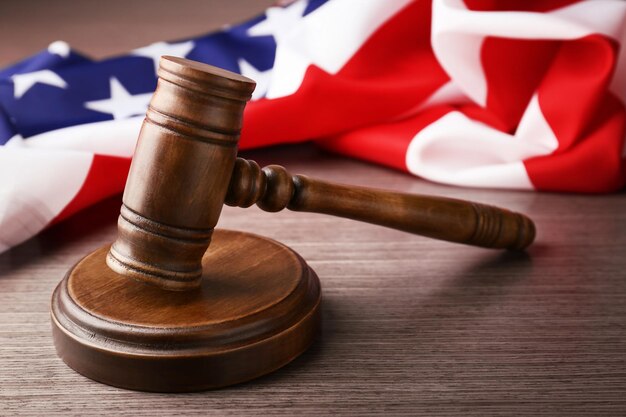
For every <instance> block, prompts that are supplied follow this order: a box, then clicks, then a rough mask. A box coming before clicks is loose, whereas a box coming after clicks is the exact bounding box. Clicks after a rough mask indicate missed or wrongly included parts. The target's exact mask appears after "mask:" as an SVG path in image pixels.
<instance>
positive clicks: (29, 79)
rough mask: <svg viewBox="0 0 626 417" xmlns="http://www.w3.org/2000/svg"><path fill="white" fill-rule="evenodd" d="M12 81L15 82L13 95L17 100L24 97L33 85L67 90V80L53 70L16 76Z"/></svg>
mask: <svg viewBox="0 0 626 417" xmlns="http://www.w3.org/2000/svg"><path fill="white" fill-rule="evenodd" d="M11 79H12V80H13V95H14V97H15V98H20V97H22V96H23V95H24V94H25V93H26V92H27V91H28V90H30V88H31V87H32V86H33V85H35V84H37V83H40V84H48V85H52V86H55V87H59V88H67V83H66V82H65V80H63V78H61V77H59V75H58V74H56V73H54V72H52V71H51V70H41V71H34V72H28V73H26V74H15V75H13V76H12V77H11Z"/></svg>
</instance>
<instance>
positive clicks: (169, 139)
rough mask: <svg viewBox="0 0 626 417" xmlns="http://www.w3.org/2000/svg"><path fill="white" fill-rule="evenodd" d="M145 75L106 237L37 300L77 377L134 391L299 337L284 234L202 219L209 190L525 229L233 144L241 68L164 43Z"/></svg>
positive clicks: (413, 222)
mask: <svg viewBox="0 0 626 417" xmlns="http://www.w3.org/2000/svg"><path fill="white" fill-rule="evenodd" d="M158 75H159V81H158V86H157V90H156V92H155V94H154V96H153V98H152V100H151V102H150V106H149V109H148V112H147V114H146V118H145V120H144V123H143V126H142V129H141V132H140V135H139V140H138V142H137V148H136V150H135V155H134V156H133V161H132V164H131V168H130V172H129V176H128V181H127V183H126V188H125V190H124V197H123V205H122V208H121V211H120V217H119V220H118V236H117V239H116V241H115V242H114V243H113V244H112V245H110V246H109V245H107V246H105V247H103V248H100V249H98V250H96V251H94V252H93V253H91V254H89V255H87V256H86V257H85V258H83V259H82V260H81V261H79V262H78V263H77V264H76V265H75V266H74V267H72V268H71V269H70V271H69V272H68V273H67V275H66V277H65V279H64V280H63V281H62V282H61V283H60V284H59V286H58V287H57V289H56V290H55V293H54V294H53V298H52V307H51V310H52V321H53V334H54V337H55V345H56V347H57V351H58V353H59V355H60V356H61V357H62V358H63V360H65V362H66V363H67V364H68V365H70V366H71V367H72V368H74V369H76V370H77V371H78V372H80V373H82V374H84V375H86V376H89V377H90V378H93V379H96V380H98V381H101V382H104V383H107V384H111V385H116V386H121V387H125V388H131V389H139V390H147V391H166V392H171V391H195V390H202V389H208V388H216V387H222V386H226V385H230V384H234V383H238V382H242V381H246V380H249V379H252V378H255V377H257V376H260V375H263V374H266V373H268V372H271V371H273V370H275V369H278V368H279V367H281V366H283V365H284V364H286V363H288V362H289V361H291V360H292V359H294V358H295V357H297V356H298V355H299V354H301V353H302V352H303V351H304V350H306V348H307V347H308V346H309V345H310V344H311V343H312V341H313V340H314V338H315V334H316V333H317V332H318V330H319V324H320V307H319V306H320V302H321V287H320V282H319V278H318V277H317V275H316V274H315V272H314V271H313V270H312V269H311V268H310V267H309V266H308V265H307V264H306V262H305V261H304V260H303V259H302V258H301V257H300V256H299V255H298V254H297V253H296V252H294V251H293V250H292V249H290V248H288V247H286V246H285V245H282V244H280V243H278V242H275V241H273V240H271V239H268V238H264V237H262V236H257V235H253V234H250V233H245V232H233V231H224V230H214V227H215V225H216V224H217V221H218V218H219V216H220V213H221V210H222V207H223V205H224V203H226V204H228V205H233V206H240V207H249V206H251V205H252V204H257V205H258V206H259V207H260V208H261V209H263V210H266V211H270V212H274V211H279V210H282V209H284V208H288V209H291V210H295V211H310V212H316V213H324V214H331V215H336V216H342V217H346V218H350V219H354V220H359V221H365V222H369V223H374V224H378V225H381V226H386V227H391V228H394V229H398V230H403V231H406V232H410V233H415V234H419V235H424V236H428V237H432V238H436V239H443V240H447V241H451V242H459V243H466V244H470V245H478V246H484V247H490V248H507V249H523V248H525V247H526V246H528V245H529V244H530V243H531V242H532V241H533V239H534V236H535V228H534V225H533V223H532V221H531V220H529V219H528V218H527V217H525V216H523V215H521V214H517V213H513V212H510V211H507V210H504V209H500V208H496V207H492V206H487V205H483V204H478V203H472V202H467V201H461V200H454V199H449V198H441V197H429V196H419V195H409V194H401V193H395V192H389V191H382V190H373V189H368V188H362V187H353V186H348V185H339V184H331V183H328V182H323V181H319V180H315V179H311V178H308V177H306V176H303V175H291V174H289V173H288V172H287V171H286V170H285V169H284V168H282V167H280V166H276V165H270V166H268V167H265V168H263V169H261V168H260V167H259V166H258V165H257V164H256V163H255V162H253V161H247V160H245V159H241V158H237V144H238V141H239V134H240V131H241V127H242V119H243V110H244V107H245V104H246V102H247V101H248V100H249V99H250V96H251V94H252V91H253V90H254V87H255V83H254V82H253V81H252V80H250V79H248V78H246V77H243V76H241V75H238V74H234V73H231V72H229V71H225V70H222V69H219V68H216V67H212V66H209V65H205V64H200V63H197V62H193V61H189V60H186V59H182V58H173V57H163V58H162V59H161V63H160V68H159V71H158ZM209 245H211V246H210V249H209ZM207 249H209V250H207ZM146 284H148V285H146Z"/></svg>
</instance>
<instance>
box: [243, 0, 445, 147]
mask: <svg viewBox="0 0 626 417" xmlns="http://www.w3.org/2000/svg"><path fill="white" fill-rule="evenodd" d="M430 15H431V4H430V1H425V0H420V1H416V2H414V3H412V4H410V5H408V6H407V7H406V8H404V9H402V10H401V11H400V12H398V13H397V14H396V15H395V16H393V17H392V18H391V19H389V20H388V21H387V22H385V24H383V25H382V26H381V27H380V28H379V29H378V30H377V31H376V32H374V34H373V35H372V36H371V37H370V38H369V39H368V40H367V41H366V42H365V43H364V44H363V46H362V47H361V48H360V49H359V50H358V51H357V52H356V53H355V55H354V56H353V57H352V58H351V59H350V60H349V61H348V62H347V63H346V64H345V65H344V67H343V68H342V69H341V70H340V71H339V72H338V73H337V74H329V73H327V72H325V71H323V70H321V69H320V68H318V67H315V66H310V67H309V68H308V70H307V72H306V74H305V76H304V80H303V82H302V84H301V86H300V88H299V89H298V91H297V92H296V93H294V94H293V95H290V96H287V97H282V98H278V99H272V100H265V99H263V100H259V101H256V102H253V103H250V104H249V105H248V107H247V109H246V112H245V119H244V120H245V125H244V128H243V132H242V136H241V142H240V148H242V149H248V148H255V147H260V146H267V145H273V144H278V143H289V142H299V141H303V140H308V139H314V138H319V137H327V136H329V135H335V134H338V133H339V132H344V131H348V130H352V129H355V128H359V127H362V126H365V125H369V124H374V123H380V122H384V121H387V120H391V119H393V118H395V117H397V116H398V115H401V114H405V113H406V112H408V111H409V110H411V109H414V108H415V107H416V106H417V105H418V104H419V103H420V102H422V101H423V100H425V99H426V98H427V97H428V96H429V95H431V94H432V93H433V92H434V91H435V90H436V89H437V88H439V87H440V86H441V85H443V84H444V83H446V82H447V81H448V79H449V78H448V76H447V75H446V73H445V72H444V71H443V69H442V68H441V66H440V65H439V63H438V62H437V60H436V58H435V56H434V54H433V52H432V49H431V47H430ZM276 115H281V116H282V117H281V119H280V120H276V118H277V117H276Z"/></svg>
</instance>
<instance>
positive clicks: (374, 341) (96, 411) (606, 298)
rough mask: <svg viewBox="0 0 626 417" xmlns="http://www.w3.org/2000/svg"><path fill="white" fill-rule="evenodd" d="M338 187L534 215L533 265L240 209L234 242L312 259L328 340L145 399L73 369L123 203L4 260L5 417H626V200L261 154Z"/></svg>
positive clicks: (234, 219)
mask: <svg viewBox="0 0 626 417" xmlns="http://www.w3.org/2000/svg"><path fill="white" fill-rule="evenodd" d="M245 156H246V157H250V158H253V159H255V160H257V161H259V162H260V163H263V164H265V163H268V162H269V161H273V162H278V163H281V164H282V165H285V166H286V167H287V168H288V169H290V170H293V171H296V170H297V171H298V172H302V173H304V174H307V175H311V176H318V177H321V178H322V179H327V180H333V181H339V182H345V183H353V184H357V185H368V186H375V187H380V188H390V189H394V190H398V191H404V192H415V193H427V194H441V195H446V196H449V197H453V198H465V199H469V198H471V199H475V200H479V201H484V202H486V203H490V204H496V205H503V206H507V207H510V208H512V209H514V210H519V211H523V212H526V213H528V214H529V215H530V216H532V217H533V219H535V221H536V223H537V229H538V236H537V242H536V243H535V244H534V245H533V246H531V247H530V249H529V252H528V255H523V254H522V255H520V254H511V253H499V252H493V251H490V250H485V249H480V248H472V247H467V246H461V245H454V244H450V243H446V242H438V241H433V240H430V239H425V238H421V237H418V236H414V235H410V234H407V233H402V232H398V231H394V230H390V229H384V228H381V227H377V226H373V225H368V224H364V223H358V222H354V221H351V220H345V219H340V218H334V217H329V216H324V215H317V214H310V213H294V212H289V211H282V212H280V213H274V214H271V213H265V212H263V211H261V210H259V209H257V208H254V207H251V208H249V209H238V208H231V207H225V208H224V211H223V213H222V216H221V217H220V222H219V223H218V228H219V227H224V228H230V229H239V230H254V232H255V233H258V234H262V235H266V236H269V237H272V238H274V239H276V240H278V241H280V242H283V243H285V244H287V245H289V246H290V247H292V248H293V249H295V250H296V251H298V253H300V254H301V255H302V256H303V257H304V259H306V260H307V262H308V263H309V265H310V266H311V267H312V268H313V269H314V270H315V271H316V272H317V273H318V275H319V277H320V280H321V282H322V287H323V297H324V303H323V306H322V327H323V330H322V335H321V338H320V340H319V341H318V342H316V343H315V344H314V345H313V346H312V347H311V349H310V350H309V351H307V352H306V353H305V354H304V355H302V356H301V357H300V358H298V359H296V360H295V361H294V362H292V363H291V364H290V365H288V366H287V367H285V368H283V369H281V370H280V371H279V372H277V373H274V374H272V375H269V376H267V377H263V378H260V379H258V380H256V381H253V382H250V383H247V384H244V385H240V386H236V387H232V388H226V389H222V390H218V391H214V392H207V393H198V394H182V395H178V394H177V395H167V394H145V393H136V392H128V391H124V390H120V389H115V388H111V387H107V386H103V385H101V384H98V383H96V382H93V381H90V380H88V379H86V378H84V377H82V376H80V375H78V374H76V373H75V372H74V371H72V370H71V369H69V368H68V367H67V366H65V364H63V363H62V362H61V360H60V359H58V358H57V357H56V354H55V352H54V347H53V344H52V337H51V334H50V325H49V315H48V306H49V297H50V294H51V293H52V290H53V289H54V287H55V285H56V284H57V283H58V281H59V280H60V279H61V278H62V276H63V275H64V274H65V272H66V271H67V269H68V268H69V267H70V266H71V265H72V264H73V263H75V262H76V261H77V260H78V259H79V258H80V257H82V256H83V255H84V254H86V253H88V252H89V251H91V250H94V249H96V248H97V247H99V246H102V245H103V244H105V243H106V242H110V241H112V240H113V239H114V238H115V235H116V225H115V219H116V217H117V214H118V212H119V204H120V200H119V198H118V199H112V200H108V201H107V202H105V203H103V204H101V205H99V206H97V207H95V208H93V209H89V210H87V211H85V212H83V213H81V214H79V215H78V216H77V217H76V218H74V219H71V220H69V221H67V222H65V223H63V224H60V225H58V226H56V227H54V228H52V229H50V230H48V231H47V232H46V233H44V234H43V235H41V236H39V237H37V238H35V239H32V240H30V241H28V242H27V243H25V244H23V245H21V246H20V247H17V248H15V249H13V250H11V251H9V252H8V253H5V254H3V255H0V275H1V278H0V414H1V415H102V414H103V413H111V414H114V413H126V414H129V415H141V416H144V415H145V416H154V415H171V414H173V413H183V414H186V415H211V414H212V415H260V414H263V415H285V416H289V415H294V414H296V415H320V414H326V415H328V414H334V413H335V414H345V415H354V414H361V415H374V414H386V415H403V414H404V415H423V416H428V415H460V414H462V415H477V416H484V415H510V416H514V415H543V416H552V415H564V416H576V415H590V416H591V415H614V416H617V415H623V414H624V413H625V412H626V400H625V399H624V398H626V395H625V394H626V370H625V369H626V328H625V325H624V323H626V259H625V258H624V253H626V211H625V210H624V207H625V206H626V204H625V203H626V195H624V194H623V193H622V194H617V195H610V196H593V197H590V196H576V195H558V194H540V193H523V192H508V191H485V190H473V189H461V188H453V187H445V186H440V185H435V184H430V183H427V182H425V181H422V180H419V179H415V178H412V177H410V176H408V175H404V174H401V173H397V172H393V171H389V170H386V169H383V168H378V167H374V166H371V165H367V164H363V163H360V162H356V161H350V160H346V159H343V158H339V157H334V156H330V155H327V154H323V153H319V152H318V151H317V150H315V149H313V148H312V147H309V146H298V147H290V148H274V149H271V150H264V151H258V152H253V153H251V152H249V153H247V154H246V155H245Z"/></svg>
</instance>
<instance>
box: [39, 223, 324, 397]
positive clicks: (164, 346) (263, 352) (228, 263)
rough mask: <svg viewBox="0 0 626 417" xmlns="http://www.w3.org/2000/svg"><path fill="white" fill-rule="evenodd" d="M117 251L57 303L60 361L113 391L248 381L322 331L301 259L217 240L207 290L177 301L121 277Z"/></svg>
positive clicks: (253, 238)
mask: <svg viewBox="0 0 626 417" xmlns="http://www.w3.org/2000/svg"><path fill="white" fill-rule="evenodd" d="M108 250H109V246H106V247H103V248H100V249H98V250H96V251H95V252H93V253H91V254H89V255H87V256H86V257H85V258H83V259H82V260H81V261H80V262H78V263H77V264H76V265H75V266H74V267H73V268H72V269H70V271H69V272H68V273H67V275H66V276H65V278H64V279H63V281H61V283H60V284H59V285H58V287H57V288H56V290H55V291H54V294H53V296H52V307H51V312H52V330H53V336H54V343H55V346H56V349H57V352H58V354H59V356H60V357H61V358H62V359H63V361H65V363H66V364H68V365H69V366H70V367H72V368H73V369H74V370H76V371H77V372H79V373H81V374H83V375H85V376H87V377H89V378H91V379H94V380H96V381H99V382H103V383H105V384H109V385H113V386H117V387H122V388H128V389H134V390H141V391H156V392H186V391H200V390H206V389H211V388H219V387H224V386H227V385H231V384H236V383H239V382H243V381H248V380H251V379H253V378H256V377H259V376H261V375H264V374H267V373H269V372H272V371H274V370H276V369H278V368H280V367H281V366H283V365H285V364H287V363H289V362H290V361H291V360H293V359H294V358H296V357H297V356H298V355H300V354H301V353H302V352H304V351H305V350H306V349H307V348H308V347H309V345H310V344H311V343H312V342H313V340H314V338H315V335H316V333H317V332H318V329H319V325H320V309H319V307H320V300H321V289H320V283H319V279H318V277H317V275H316V274H315V272H314V271H313V270H312V269H311V268H309V266H308V265H307V264H306V262H305V261H304V260H303V259H302V258H301V257H300V256H299V255H298V254H297V253H296V252H294V251H293V250H292V249H290V248H288V247H286V246H285V245H282V244H280V243H278V242H276V241H273V240H271V239H268V238H265V237H261V236H257V235H253V234H249V233H243V232H236V231H228V230H215V232H214V234H213V238H212V242H211V246H210V247H209V250H208V251H207V252H206V254H205V255H204V257H203V260H202V263H203V271H204V273H203V281H202V282H203V284H202V286H201V287H200V288H199V289H197V290H191V291H167V290H163V289H160V288H158V287H156V286H151V285H148V284H145V283H142V282H139V281H135V280H133V279H130V278H127V277H125V276H122V275H119V274H117V273H115V272H113V271H112V270H111V269H110V268H109V267H108V266H107V265H106V263H105V258H106V255H107V252H108Z"/></svg>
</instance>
